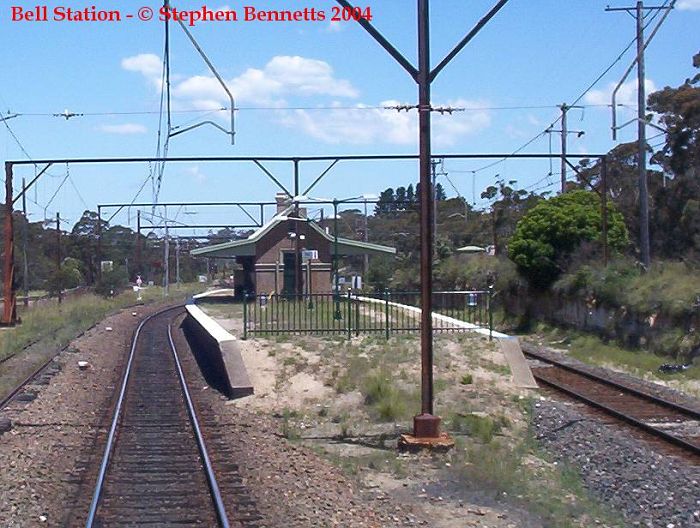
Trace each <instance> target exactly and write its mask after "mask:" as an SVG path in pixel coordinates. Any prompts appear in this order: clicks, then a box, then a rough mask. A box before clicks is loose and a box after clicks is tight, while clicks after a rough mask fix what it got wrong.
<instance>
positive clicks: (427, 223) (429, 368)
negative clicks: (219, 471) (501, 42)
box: [336, 0, 508, 444]
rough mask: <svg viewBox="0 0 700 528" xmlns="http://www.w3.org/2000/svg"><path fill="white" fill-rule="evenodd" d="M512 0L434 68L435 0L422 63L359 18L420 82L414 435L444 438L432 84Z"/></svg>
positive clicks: (344, 2) (425, 27)
mask: <svg viewBox="0 0 700 528" xmlns="http://www.w3.org/2000/svg"><path fill="white" fill-rule="evenodd" d="M336 2H337V3H338V4H340V5H341V6H343V7H344V8H348V9H351V10H352V11H353V12H354V10H355V8H354V6H353V5H352V4H351V3H350V2H349V1H348V0H336ZM507 3H508V0H498V1H497V2H496V4H495V5H494V6H493V7H492V8H491V9H490V10H489V11H488V13H486V14H485V15H484V16H483V17H482V18H481V19H480V20H479V21H478V22H477V23H476V25H475V26H474V27H473V28H472V29H471V30H470V31H469V32H468V33H467V34H466V35H465V36H464V38H462V40H460V41H459V43H457V45H456V46H455V47H454V48H453V49H452V50H451V51H450V52H449V53H448V54H447V55H446V56H445V57H444V58H443V59H442V60H441V61H440V63H439V64H438V65H437V66H435V67H434V68H432V69H431V67H430V2H429V0H417V10H416V11H417V18H418V66H417V67H416V66H414V65H413V64H411V62H410V61H409V60H408V59H406V57H404V56H403V55H402V54H401V52H399V51H398V50H397V49H396V48H395V47H394V46H393V45H392V44H391V43H390V42H389V41H388V40H387V39H386V38H385V37H384V35H382V34H381V33H380V32H379V31H378V30H377V29H376V28H375V27H374V26H373V25H372V24H371V22H369V21H368V20H366V19H360V20H358V23H359V24H360V25H361V26H362V27H363V28H364V29H365V31H367V33H369V35H370V36H371V37H372V38H374V40H376V41H377V43H378V44H379V45H380V46H382V48H384V50H385V51H386V52H387V53H389V55H391V56H392V57H393V58H394V60H396V62H397V63H398V64H399V65H400V66H401V67H403V69H404V70H406V72H408V74H409V75H410V76H411V78H412V79H413V81H415V83H416V84H417V85H418V106H417V110H418V143H419V146H418V152H419V158H420V161H419V176H420V186H421V195H420V293H421V302H420V308H421V321H420V329H421V332H420V338H421V339H420V348H421V414H419V415H416V416H414V418H413V437H414V438H416V439H421V441H425V440H427V442H428V444H429V443H430V442H431V441H434V440H435V439H437V438H439V437H440V417H438V416H436V415H435V414H434V390H433V389H434V385H433V319H432V316H433V314H432V310H433V302H432V294H433V283H432V281H433V230H432V225H433V215H434V210H433V205H434V204H433V201H432V200H431V195H430V187H431V186H430V183H431V182H430V161H431V127H430V121H431V119H430V114H431V112H432V111H433V107H432V104H431V99H430V91H431V90H430V89H431V85H432V83H433V81H434V80H435V78H436V77H437V76H438V75H439V74H440V72H441V71H442V70H443V69H444V68H445V67H446V66H447V65H448V64H449V63H450V62H451V61H452V59H454V58H455V57H456V56H457V55H458V54H459V52H460V51H462V50H463V49H464V48H465V47H466V46H467V44H469V43H470V42H471V41H472V40H473V39H474V37H475V36H476V35H477V34H478V33H479V32H480V31H481V30H482V29H483V27H484V26H485V25H486V24H488V22H489V21H490V20H491V19H492V18H493V17H494V16H495V15H496V14H497V13H498V12H499V11H500V10H501V9H502V8H503V7H504V6H505V5H506V4H507Z"/></svg>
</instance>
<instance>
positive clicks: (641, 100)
mask: <svg viewBox="0 0 700 528" xmlns="http://www.w3.org/2000/svg"><path fill="white" fill-rule="evenodd" d="M636 15H637V119H638V120H639V121H638V123H637V135H638V143H639V145H638V150H639V161H638V165H639V229H640V233H639V249H640V251H641V257H642V265H643V266H644V267H645V268H648V267H649V265H650V264H651V248H650V242H649V185H648V181H647V124H646V108H647V97H646V89H645V86H644V80H645V71H644V2H642V1H639V2H637V9H636Z"/></svg>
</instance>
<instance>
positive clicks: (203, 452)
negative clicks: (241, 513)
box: [168, 324, 229, 528]
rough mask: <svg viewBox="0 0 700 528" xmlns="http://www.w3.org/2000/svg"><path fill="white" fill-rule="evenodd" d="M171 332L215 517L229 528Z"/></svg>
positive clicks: (169, 334)
mask: <svg viewBox="0 0 700 528" xmlns="http://www.w3.org/2000/svg"><path fill="white" fill-rule="evenodd" d="M171 330H172V325H170V324H168V340H169V341H170V348H171V350H172V352H173V357H174V358H175V366H176V367H177V372H178V377H179V379H180V386H181V387H182V395H183V396H184V398H185V403H186V404H187V414H189V416H190V421H191V422H192V428H193V429H194V434H195V437H196V438H197V448H198V449H199V454H200V455H201V457H202V464H203V466H204V471H205V473H206V476H207V482H208V483H209V491H210V492H211V495H212V500H213V502H214V508H215V509H216V516H217V517H218V518H219V523H220V524H221V527H222V528H229V522H228V516H227V515H226V508H225V506H224V501H223V499H222V498H221V492H220V491H219V485H218V484H217V483H216V475H215V474H214V469H213V468H212V465H211V460H210V459H209V454H208V453H207V447H206V444H205V443H204V437H203V436H202V431H201V430H200V428H199V420H198V419H197V413H196V412H195V409H194V404H193V403H192V398H191V397H190V391H189V389H188V388H187V381H186V380H185V374H184V373H183V372H182V367H181V365H180V359H179V358H178V356H177V348H176V347H175V342H174V341H173V335H172V331H171Z"/></svg>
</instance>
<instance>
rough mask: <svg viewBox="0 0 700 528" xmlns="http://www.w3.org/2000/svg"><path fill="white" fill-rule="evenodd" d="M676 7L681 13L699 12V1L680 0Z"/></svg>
mask: <svg viewBox="0 0 700 528" xmlns="http://www.w3.org/2000/svg"><path fill="white" fill-rule="evenodd" d="M676 7H677V8H678V9H680V10H681V11H700V0H680V2H678V4H677V5H676Z"/></svg>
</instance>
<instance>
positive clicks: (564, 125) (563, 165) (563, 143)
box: [559, 103, 569, 194]
mask: <svg viewBox="0 0 700 528" xmlns="http://www.w3.org/2000/svg"><path fill="white" fill-rule="evenodd" d="M559 108H560V109H561V193H562V194H564V193H565V192H566V136H567V135H568V133H569V131H568V130H567V123H566V113H567V112H568V111H569V107H568V106H566V103H562V104H561V106H560V107H559Z"/></svg>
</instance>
